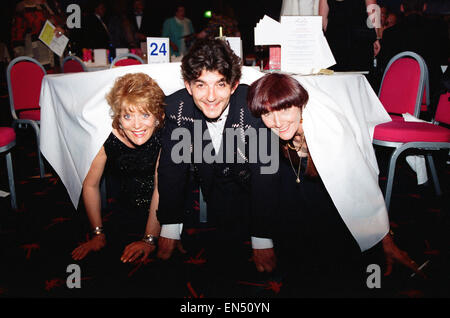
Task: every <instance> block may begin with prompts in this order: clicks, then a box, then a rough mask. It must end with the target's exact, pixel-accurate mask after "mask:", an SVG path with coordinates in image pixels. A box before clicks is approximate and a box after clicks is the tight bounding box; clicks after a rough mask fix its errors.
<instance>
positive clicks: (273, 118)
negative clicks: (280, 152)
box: [261, 106, 302, 140]
mask: <svg viewBox="0 0 450 318" xmlns="http://www.w3.org/2000/svg"><path fill="white" fill-rule="evenodd" d="M301 117H302V112H301V109H300V107H296V106H291V107H289V108H284V109H280V110H273V111H268V112H266V113H264V114H262V115H261V119H262V121H263V122H264V124H265V125H266V126H267V127H268V128H270V129H271V130H272V131H273V132H274V133H275V134H276V135H277V136H278V137H279V138H280V139H282V140H291V139H292V138H293V137H294V135H295V134H296V133H297V132H298V131H299V130H300V119H301Z"/></svg>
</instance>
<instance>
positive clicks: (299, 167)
mask: <svg viewBox="0 0 450 318" xmlns="http://www.w3.org/2000/svg"><path fill="white" fill-rule="evenodd" d="M287 153H288V158H289V162H290V163H291V167H292V171H294V174H295V176H296V177H297V179H295V182H297V183H300V170H301V167H302V158H301V157H299V158H300V160H299V162H298V169H297V173H296V172H295V169H294V165H293V164H292V160H291V155H290V153H289V150H288V151H287Z"/></svg>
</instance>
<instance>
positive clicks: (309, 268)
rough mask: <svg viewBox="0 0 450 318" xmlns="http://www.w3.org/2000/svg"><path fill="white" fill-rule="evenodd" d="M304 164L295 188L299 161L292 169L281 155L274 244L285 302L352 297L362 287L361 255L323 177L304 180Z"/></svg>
mask: <svg viewBox="0 0 450 318" xmlns="http://www.w3.org/2000/svg"><path fill="white" fill-rule="evenodd" d="M295 156H297V154H296V153H295V152H293V151H291V158H292V159H293V160H294V158H295ZM297 158H298V156H297ZM301 162H302V167H301V172H300V179H301V181H300V183H296V178H297V177H296V174H297V172H298V170H297V167H298V164H297V159H296V158H295V161H294V162H293V164H292V166H293V167H292V166H291V163H290V162H289V160H288V159H287V158H285V157H284V156H283V155H282V154H280V170H279V187H278V188H277V190H276V191H277V193H276V197H278V201H279V209H278V211H277V213H276V214H277V218H274V219H275V220H277V221H276V222H277V224H276V225H275V228H276V230H275V233H274V244H275V251H276V252H277V253H278V260H279V265H280V269H282V271H283V272H284V273H285V275H286V277H285V280H284V281H285V282H286V284H285V285H286V286H285V291H286V292H287V293H288V294H287V295H286V296H293V297H298V296H304V297H310V296H318V297H322V296H343V295H344V293H345V295H346V296H349V295H350V294H351V293H354V292H356V287H355V286H359V285H360V284H361V279H360V278H361V277H360V274H361V270H360V269H361V268H360V265H361V264H360V261H361V251H360V249H359V247H358V245H357V242H356V241H355V239H354V238H353V236H352V235H351V233H350V231H349V230H348V228H347V226H346V225H345V223H344V222H343V220H342V219H341V217H340V215H339V212H338V211H337V209H336V207H335V206H334V204H333V202H332V200H331V198H330V196H329V194H328V192H327V190H326V188H325V186H324V184H323V183H322V181H321V179H320V177H316V178H311V177H307V176H305V174H304V172H305V171H306V162H307V159H306V158H303V159H302V161H301ZM294 170H295V172H294Z"/></svg>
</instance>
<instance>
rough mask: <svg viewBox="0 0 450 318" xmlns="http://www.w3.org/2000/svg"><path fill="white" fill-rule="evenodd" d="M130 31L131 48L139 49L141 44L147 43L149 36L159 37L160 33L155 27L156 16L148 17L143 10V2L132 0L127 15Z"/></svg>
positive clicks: (142, 0) (143, 0)
mask: <svg viewBox="0 0 450 318" xmlns="http://www.w3.org/2000/svg"><path fill="white" fill-rule="evenodd" d="M128 20H129V22H130V29H131V33H132V36H133V42H132V46H133V47H138V48H139V47H140V43H141V42H145V41H147V37H149V36H159V34H160V32H159V31H158V29H157V28H156V27H155V25H156V23H157V22H156V21H158V16H157V15H155V16H153V17H150V16H149V15H148V13H147V11H146V10H145V0H134V1H133V3H132V7H131V10H130V12H129V13H128Z"/></svg>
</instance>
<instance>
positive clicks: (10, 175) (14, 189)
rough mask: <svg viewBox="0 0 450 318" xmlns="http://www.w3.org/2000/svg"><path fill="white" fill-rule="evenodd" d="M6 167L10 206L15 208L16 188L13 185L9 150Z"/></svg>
mask: <svg viewBox="0 0 450 318" xmlns="http://www.w3.org/2000/svg"><path fill="white" fill-rule="evenodd" d="M6 169H7V171H8V183H9V192H10V193H11V194H10V196H11V207H12V208H13V209H14V210H17V199H16V188H15V186H14V170H13V165H12V159H11V152H8V153H7V154H6Z"/></svg>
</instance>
